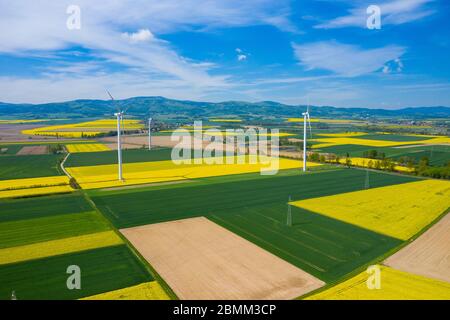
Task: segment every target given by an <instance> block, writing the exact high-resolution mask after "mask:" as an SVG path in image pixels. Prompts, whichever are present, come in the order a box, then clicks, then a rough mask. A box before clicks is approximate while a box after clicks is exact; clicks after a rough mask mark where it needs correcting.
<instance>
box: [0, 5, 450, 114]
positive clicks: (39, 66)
mask: <svg viewBox="0 0 450 320" xmlns="http://www.w3.org/2000/svg"><path fill="white" fill-rule="evenodd" d="M93 2H94V1H89V0H70V1H66V0H58V1H52V0H43V1H33V0H25V1H24V0H15V1H7V0H0V9H1V10H0V28H1V30H2V32H1V33H0V65H1V68H0V101H3V102H30V103H42V102H55V101H65V100H72V99H87V98H93V99H106V98H107V96H106V92H105V89H108V90H110V91H111V92H112V93H113V94H114V95H115V96H116V98H118V99H120V98H128V97H132V96H150V95H158V96H165V97H168V98H174V99H190V100H200V101H225V100H245V101H262V100H274V101H278V102H283V103H288V104H305V103H307V102H308V101H309V102H310V103H311V104H314V105H334V106H340V107H369V108H388V109H395V108H400V107H407V106H435V105H446V106H450V94H449V92H450V59H449V58H448V57H449V56H450V54H449V53H450V52H449V51H450V47H449V46H450V43H449V30H450V23H449V18H450V15H449V12H450V3H449V2H448V1H445V0H441V1H439V0H375V1H373V0H372V1H366V0H356V1H355V0H353V1H350V0H334V1H332V0H316V1H310V0H298V1H288V0H272V1H269V0H247V1H237V0H227V1H212V0H133V1H132V0H122V1H120V0H116V1H108V2H101V1H95V3H93ZM70 5H76V6H78V7H79V8H80V21H81V27H80V29H75V30H69V29H68V28H67V26H66V23H67V20H68V18H70V14H68V13H67V8H68V7H69V6H70ZM369 5H377V6H378V7H379V8H380V10H381V11H380V12H381V29H372V30H371V29H368V28H367V25H366V20H367V18H368V16H369V14H367V12H366V9H367V7H368V6H369Z"/></svg>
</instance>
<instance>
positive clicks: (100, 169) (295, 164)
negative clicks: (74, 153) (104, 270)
mask: <svg viewBox="0 0 450 320" xmlns="http://www.w3.org/2000/svg"><path fill="white" fill-rule="evenodd" d="M213 159H216V160H217V159H218V158H208V160H206V159H204V160H206V161H212V160H213ZM227 159H228V160H230V162H231V164H226V161H227V160H225V161H224V163H223V164H206V163H200V164H180V165H176V164H174V163H173V162H172V160H166V161H153V162H138V163H126V164H124V165H123V175H124V179H125V181H123V182H119V181H117V165H100V166H86V167H74V168H68V169H67V170H68V171H69V173H70V174H71V175H72V176H73V177H75V178H76V180H77V182H78V183H79V184H80V186H81V187H82V188H83V189H94V188H107V187H120V186H126V185H134V184H144V183H145V184H148V183H156V182H168V181H176V180H185V179H195V178H205V177H213V176H224V175H232V174H242V173H252V172H259V171H260V170H261V169H262V170H270V169H271V168H272V167H273V166H275V165H276V164H277V161H276V159H274V158H270V157H262V158H261V159H262V161H261V162H259V163H254V164H252V163H249V162H248V161H247V162H245V163H243V164H240V163H238V161H239V160H244V159H243V158H242V156H239V157H229V158H227ZM278 165H279V169H280V170H282V169H292V168H300V167H301V162H300V161H299V160H291V159H283V158H279V163H278ZM317 165H320V164H316V163H310V164H309V166H317Z"/></svg>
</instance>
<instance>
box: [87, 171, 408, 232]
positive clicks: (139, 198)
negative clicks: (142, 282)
mask: <svg viewBox="0 0 450 320" xmlns="http://www.w3.org/2000/svg"><path fill="white" fill-rule="evenodd" d="M365 175H366V173H365V172H364V171H361V170H354V169H336V170H332V171H324V172H317V173H311V174H306V175H302V174H297V175H294V176H280V177H278V176H274V177H271V178H259V177H256V176H254V177H255V179H251V180H244V181H236V182H225V183H220V180H219V179H218V180H215V183H209V184H202V185H195V182H193V183H186V184H180V185H170V186H166V188H160V189H157V190H152V189H151V188H150V189H134V190H133V189H131V190H124V191H122V192H113V193H112V194H109V193H108V192H102V193H95V194H93V196H92V199H93V201H94V202H95V203H96V205H97V207H98V208H99V209H100V210H101V211H102V212H103V213H104V214H105V215H106V216H107V217H108V218H109V219H110V220H111V221H112V222H113V223H114V224H115V225H116V227H118V228H125V227H131V226H136V225H142V224H148V223H155V222H162V221H169V220H174V219H182V218H187V217H192V216H201V215H207V214H214V213H219V212H231V211H232V210H239V209H241V208H245V207H249V206H256V205H261V204H265V203H268V204H272V203H284V202H286V201H287V199H288V196H292V199H293V200H301V199H307V198H313V197H320V196H326V195H331V194H336V193H342V192H350V191H355V190H361V189H362V188H363V187H364V181H365ZM413 180H414V178H409V177H402V176H395V175H389V174H383V173H371V177H370V182H371V186H372V187H380V186H385V185H390V184H395V183H403V182H409V181H413ZM325 186H326V187H325Z"/></svg>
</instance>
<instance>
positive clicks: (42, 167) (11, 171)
mask: <svg viewBox="0 0 450 320" xmlns="http://www.w3.org/2000/svg"><path fill="white" fill-rule="evenodd" d="M63 157H64V155H62V154H59V155H56V154H43V155H27V156H0V180H9V179H21V178H37V177H49V176H58V175H62V173H61V169H60V168H59V162H58V161H59V160H61V159H62V158H63Z"/></svg>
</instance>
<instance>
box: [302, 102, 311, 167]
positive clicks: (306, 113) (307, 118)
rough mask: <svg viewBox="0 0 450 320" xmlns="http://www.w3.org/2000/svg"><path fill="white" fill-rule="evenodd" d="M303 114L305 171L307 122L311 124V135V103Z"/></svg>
mask: <svg viewBox="0 0 450 320" xmlns="http://www.w3.org/2000/svg"><path fill="white" fill-rule="evenodd" d="M302 115H303V171H306V157H307V156H306V122H308V124H309V134H310V135H311V119H310V118H309V104H308V106H307V107H306V112H303V113H302Z"/></svg>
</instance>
